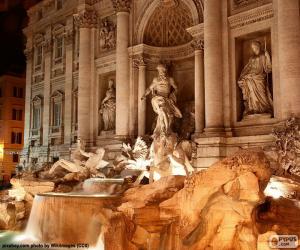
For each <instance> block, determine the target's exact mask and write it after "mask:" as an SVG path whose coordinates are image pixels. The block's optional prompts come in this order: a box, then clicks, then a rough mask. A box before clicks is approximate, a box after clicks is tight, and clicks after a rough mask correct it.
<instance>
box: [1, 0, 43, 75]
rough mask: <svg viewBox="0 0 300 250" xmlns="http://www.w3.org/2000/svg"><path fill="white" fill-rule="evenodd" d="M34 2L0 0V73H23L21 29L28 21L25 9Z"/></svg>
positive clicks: (23, 58) (24, 39)
mask: <svg viewBox="0 0 300 250" xmlns="http://www.w3.org/2000/svg"><path fill="white" fill-rule="evenodd" d="M35 2H38V1H33V0H30V1H27V0H6V1H5V0H0V6H1V9H0V75H2V74H5V73H8V72H10V73H16V74H23V73H25V69H26V61H25V56H24V53H23V50H24V47H25V44H26V38H25V36H24V35H23V33H22V29H23V28H24V27H26V24H27V21H28V18H27V14H26V9H27V8H29V7H30V6H31V5H33V4H35Z"/></svg>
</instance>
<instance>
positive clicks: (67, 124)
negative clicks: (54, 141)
mask: <svg viewBox="0 0 300 250" xmlns="http://www.w3.org/2000/svg"><path fill="white" fill-rule="evenodd" d="M72 24H73V20H70V19H68V30H67V32H66V34H65V48H66V73H65V112H64V142H65V144H68V143H71V130H72V87H73V86H72V85H73V49H74V48H73V41H74V33H73V27H72Z"/></svg>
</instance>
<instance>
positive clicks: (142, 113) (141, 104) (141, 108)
mask: <svg viewBox="0 0 300 250" xmlns="http://www.w3.org/2000/svg"><path fill="white" fill-rule="evenodd" d="M137 63H138V64H137V66H138V69H139V83H138V135H145V134H146V100H142V96H143V95H144V94H145V91H146V63H145V61H144V59H143V58H142V57H140V58H139V59H138V62H137Z"/></svg>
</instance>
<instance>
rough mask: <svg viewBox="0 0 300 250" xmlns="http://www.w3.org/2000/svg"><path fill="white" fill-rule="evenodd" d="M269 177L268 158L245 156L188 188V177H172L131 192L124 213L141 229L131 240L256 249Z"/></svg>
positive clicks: (170, 246)
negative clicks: (256, 213)
mask: <svg viewBox="0 0 300 250" xmlns="http://www.w3.org/2000/svg"><path fill="white" fill-rule="evenodd" d="M270 176H271V171H270V170H269V162H268V161H267V159H266V157H265V155H264V153H263V152H261V151H259V152H258V151H245V150H242V151H239V152H238V153H236V154H234V155H233V156H232V157H228V158H226V159H224V160H222V161H220V162H218V163H216V164H214V165H213V166H211V167H210V168H209V169H207V170H205V171H202V172H198V173H194V174H193V175H192V176H190V177H187V179H186V181H185V184H184V187H183V188H182V186H181V185H182V180H183V179H184V178H185V177H179V176H172V177H165V178H162V179H160V180H159V181H157V182H155V183H153V184H150V185H147V186H143V187H139V188H135V189H129V190H128V191H127V192H126V193H125V196H124V199H123V200H124V201H125V203H123V204H122V205H121V206H120V207H119V210H120V211H122V212H123V213H124V214H125V215H126V217H127V219H129V220H131V221H132V222H133V223H134V224H135V225H136V227H135V230H134V231H133V232H132V233H131V239H130V240H131V241H132V242H133V243H135V244H136V245H137V246H139V247H154V248H148V249H165V250H168V249H172V250H177V249H178V250H179V249H180V250H184V249H189V250H190V249H205V248H206V247H211V248H212V249H256V245H257V237H258V235H257V233H256V230H255V223H254V219H253V218H252V212H253V210H254V208H255V207H256V206H257V205H258V204H260V203H262V202H263V200H264V195H263V192H262V191H263V189H264V187H265V186H266V184H267V183H268V181H269V179H270ZM172 183H173V184H172ZM181 188H182V189H181ZM170 190H171V192H170ZM177 190H179V191H177ZM155 247H157V248H155Z"/></svg>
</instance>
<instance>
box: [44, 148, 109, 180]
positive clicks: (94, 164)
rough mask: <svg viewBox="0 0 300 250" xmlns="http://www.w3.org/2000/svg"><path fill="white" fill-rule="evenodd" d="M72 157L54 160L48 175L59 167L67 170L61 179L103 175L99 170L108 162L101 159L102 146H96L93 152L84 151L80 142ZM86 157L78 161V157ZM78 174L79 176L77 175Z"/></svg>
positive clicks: (103, 151)
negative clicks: (84, 159)
mask: <svg viewBox="0 0 300 250" xmlns="http://www.w3.org/2000/svg"><path fill="white" fill-rule="evenodd" d="M75 152H76V153H74V154H73V156H75V157H76V158H74V159H73V158H72V161H68V160H65V159H60V160H58V161H57V162H55V163H54V164H53V165H52V167H51V168H50V170H49V174H50V175H55V172H56V171H57V170H58V169H59V168H63V169H65V170H67V172H69V173H68V174H66V175H65V176H64V177H63V180H66V181H69V180H77V179H82V178H83V179H86V178H88V177H104V175H103V174H102V173H101V172H100V171H99V170H101V169H102V168H104V167H106V166H107V165H108V162H106V161H104V160H103V157H104V153H105V150H104V149H103V148H98V149H97V150H96V152H95V153H92V152H85V151H84V150H82V149H81V148H80V144H78V145H77V148H76V149H75ZM82 156H83V157H86V158H87V160H86V161H80V160H79V157H82ZM78 175H80V177H79V176H78Z"/></svg>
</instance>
